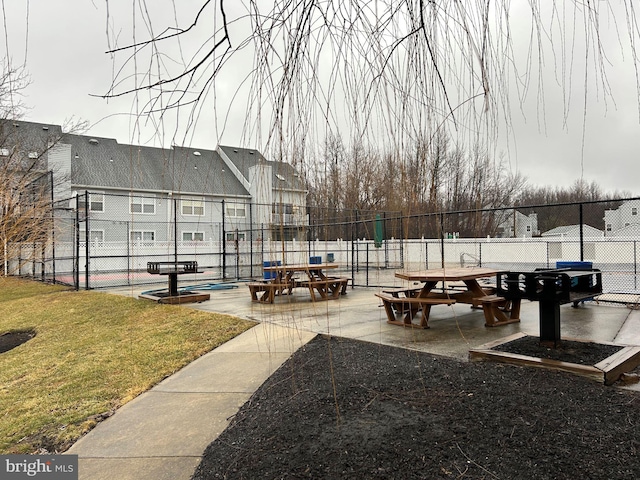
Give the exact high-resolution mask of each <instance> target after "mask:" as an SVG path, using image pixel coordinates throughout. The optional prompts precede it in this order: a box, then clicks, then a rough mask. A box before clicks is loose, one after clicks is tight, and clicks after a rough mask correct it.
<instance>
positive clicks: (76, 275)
mask: <svg viewBox="0 0 640 480" xmlns="http://www.w3.org/2000/svg"><path fill="white" fill-rule="evenodd" d="M85 194H86V191H85ZM85 205H86V199H85ZM73 226H74V228H73V237H74V238H73V239H74V243H75V245H74V246H73V256H74V259H73V288H74V290H79V289H80V270H79V269H80V209H79V208H78V202H76V218H75V222H74V225H73Z"/></svg>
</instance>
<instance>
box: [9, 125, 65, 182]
mask: <svg viewBox="0 0 640 480" xmlns="http://www.w3.org/2000/svg"><path fill="white" fill-rule="evenodd" d="M63 137H64V134H63V133H62V127H60V126H59V125H49V124H46V123H33V122H23V121H21V120H10V119H0V148H1V149H2V150H3V152H2V155H3V156H7V155H11V156H13V157H14V158H16V159H18V158H19V157H22V158H25V159H28V158H34V157H31V155H32V154H37V157H36V158H38V159H39V160H38V162H41V165H39V166H38V168H42V169H43V170H46V169H47V165H46V158H47V156H46V153H47V151H48V149H49V148H50V147H51V145H54V144H56V143H57V142H59V141H60V139H61V138H63Z"/></svg>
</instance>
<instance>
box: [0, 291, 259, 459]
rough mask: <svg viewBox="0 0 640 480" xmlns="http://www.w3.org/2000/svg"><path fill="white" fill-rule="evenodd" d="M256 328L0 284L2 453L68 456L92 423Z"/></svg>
mask: <svg viewBox="0 0 640 480" xmlns="http://www.w3.org/2000/svg"><path fill="white" fill-rule="evenodd" d="M252 325H254V324H253V323H251V322H248V321H245V320H242V319H239V318H235V317H232V316H229V315H221V314H212V313H208V312H201V311H197V310H193V309H189V308H185V307H180V306H172V305H159V304H155V303H152V302H147V301H141V300H136V299H133V298H128V297H121V296H117V295H110V294H107V293H99V292H93V291H80V292H75V291H69V290H68V289H65V288H63V287H60V286H51V285H45V284H41V283H37V282H29V281H25V280H20V279H15V278H0V335H1V334H3V333H6V332H15V331H29V330H33V331H35V332H36V336H35V337H33V338H32V339H31V340H29V341H28V342H26V343H24V344H22V345H20V346H19V347H16V348H14V349H12V350H9V351H7V352H5V353H2V354H0V453H2V454H7V453H13V454H17V453H36V452H38V451H43V450H47V451H48V452H54V451H58V452H60V451H64V450H66V449H67V448H68V447H69V446H71V444H72V443H73V442H74V441H75V440H77V439H78V438H79V437H80V436H82V435H83V434H84V433H86V432H87V431H89V430H90V429H91V428H93V426H95V425H96V423H97V422H98V421H99V420H100V419H102V418H105V417H106V416H109V415H110V414H111V413H112V412H113V411H115V410H116V409H117V408H119V407H120V406H122V405H124V404H125V403H127V402H128V401H130V400H132V399H133V398H135V397H136V396H138V395H139V394H141V393H142V392H144V391H146V390H148V389H149V388H150V387H152V386H153V385H155V384H157V383H158V382H160V381H161V380H162V379H163V378H165V377H167V376H168V375H171V374H172V373H174V372H176V371H177V370H179V369H180V368H182V367H183V366H185V365H186V364H188V363H189V362H191V361H193V360H194V359H196V358H197V357H199V356H201V355H203V354H204V353H206V352H208V351H210V350H212V349H213V348H215V347H217V346H218V345H220V344H222V343H224V342H226V341H227V340H229V339H231V338H233V337H234V336H236V335H238V334H240V333H242V332H243V331H245V330H246V329H248V328H250V327H251V326H252Z"/></svg>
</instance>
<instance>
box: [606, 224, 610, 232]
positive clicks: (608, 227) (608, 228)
mask: <svg viewBox="0 0 640 480" xmlns="http://www.w3.org/2000/svg"><path fill="white" fill-rule="evenodd" d="M610 231H611V224H610V223H607V232H610Z"/></svg>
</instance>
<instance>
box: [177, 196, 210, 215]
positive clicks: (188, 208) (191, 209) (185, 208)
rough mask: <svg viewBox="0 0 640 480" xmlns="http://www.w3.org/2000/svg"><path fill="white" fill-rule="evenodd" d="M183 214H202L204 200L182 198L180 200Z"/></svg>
mask: <svg viewBox="0 0 640 480" xmlns="http://www.w3.org/2000/svg"><path fill="white" fill-rule="evenodd" d="M181 205H182V207H181V210H182V214H183V215H204V202H203V201H202V200H195V199H184V200H182V201H181Z"/></svg>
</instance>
